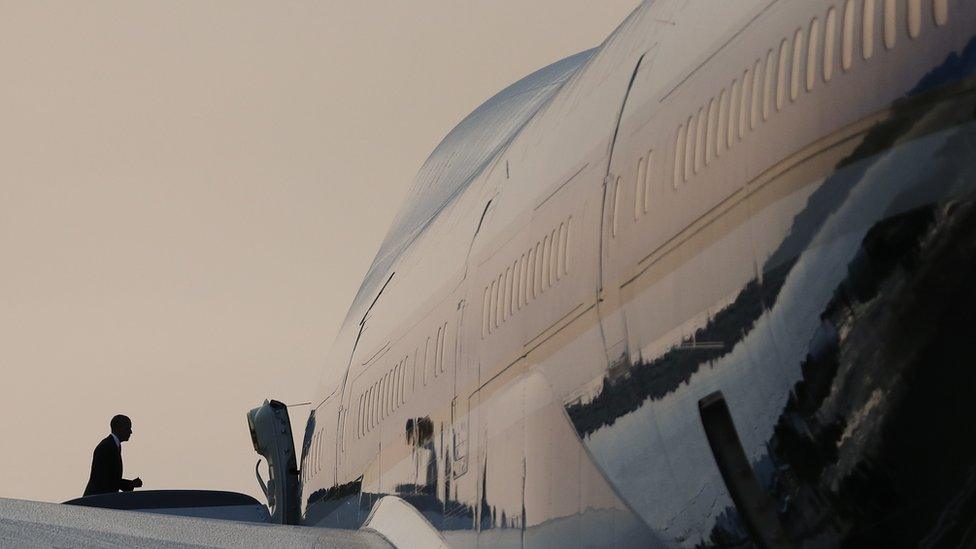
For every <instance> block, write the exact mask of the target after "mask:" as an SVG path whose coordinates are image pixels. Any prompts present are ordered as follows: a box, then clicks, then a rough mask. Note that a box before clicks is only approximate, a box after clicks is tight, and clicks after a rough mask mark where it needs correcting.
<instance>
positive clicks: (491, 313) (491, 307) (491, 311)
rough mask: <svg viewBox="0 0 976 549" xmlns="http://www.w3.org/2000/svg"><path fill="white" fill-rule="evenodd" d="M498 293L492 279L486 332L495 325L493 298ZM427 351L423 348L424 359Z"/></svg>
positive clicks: (490, 331) (496, 285) (491, 330)
mask: <svg viewBox="0 0 976 549" xmlns="http://www.w3.org/2000/svg"><path fill="white" fill-rule="evenodd" d="M497 295H498V284H497V283H496V282H495V281H494V280H492V281H491V294H490V295H489V296H488V299H489V300H490V302H489V303H488V333H489V334H490V333H492V332H493V331H494V329H495V328H496V327H497V325H496V324H495V299H497ZM426 357H427V351H426V350H424V361H426V360H427V358H426Z"/></svg>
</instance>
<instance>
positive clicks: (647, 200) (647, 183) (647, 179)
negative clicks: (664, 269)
mask: <svg viewBox="0 0 976 549" xmlns="http://www.w3.org/2000/svg"><path fill="white" fill-rule="evenodd" d="M646 158H647V162H645V163H644V165H645V166H646V169H645V170H644V181H642V182H641V184H642V185H644V213H647V212H648V211H649V210H650V209H651V168H652V167H653V166H654V150H653V149H652V150H649V151H647V157H646ZM572 220H573V218H572V217H570V218H569V221H567V222H566V257H567V259H566V265H567V267H566V268H567V271H566V272H567V273H568V272H569V270H568V269H569V259H568V258H569V222H570V221H572Z"/></svg>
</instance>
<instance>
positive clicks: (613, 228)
mask: <svg viewBox="0 0 976 549" xmlns="http://www.w3.org/2000/svg"><path fill="white" fill-rule="evenodd" d="M620 181H621V179H620V176H617V181H616V183H614V186H613V214H612V215H613V218H612V220H611V225H610V236H612V237H613V236H617V219H618V218H619V217H620V216H619V215H618V214H619V213H620V195H621V194H623V188H622V185H621V184H620ZM546 238H548V237H546ZM546 242H548V240H546ZM548 255H549V253H548V249H547V250H546V256H548ZM546 260H547V263H546V264H547V266H548V257H546ZM548 270H549V269H548V268H547V269H546V271H548Z"/></svg>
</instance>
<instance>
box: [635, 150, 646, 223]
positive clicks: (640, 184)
mask: <svg viewBox="0 0 976 549" xmlns="http://www.w3.org/2000/svg"><path fill="white" fill-rule="evenodd" d="M645 170H647V158H646V157H643V156H642V157H640V160H638V161H637V180H636V181H634V220H637V219H640V216H641V210H642V208H643V204H644V197H643V194H644V172H645Z"/></svg>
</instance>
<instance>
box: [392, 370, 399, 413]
mask: <svg viewBox="0 0 976 549" xmlns="http://www.w3.org/2000/svg"><path fill="white" fill-rule="evenodd" d="M391 400H392V402H391V403H390V413H393V412H395V411H396V409H397V408H399V407H400V363H399V362H397V365H396V366H394V367H393V398H392V399H391Z"/></svg>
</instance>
